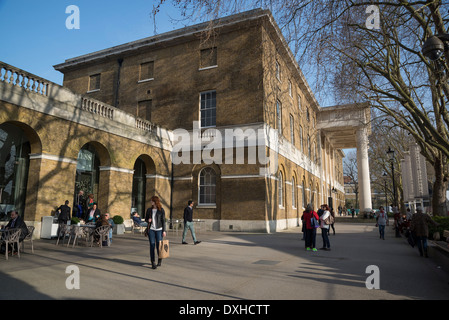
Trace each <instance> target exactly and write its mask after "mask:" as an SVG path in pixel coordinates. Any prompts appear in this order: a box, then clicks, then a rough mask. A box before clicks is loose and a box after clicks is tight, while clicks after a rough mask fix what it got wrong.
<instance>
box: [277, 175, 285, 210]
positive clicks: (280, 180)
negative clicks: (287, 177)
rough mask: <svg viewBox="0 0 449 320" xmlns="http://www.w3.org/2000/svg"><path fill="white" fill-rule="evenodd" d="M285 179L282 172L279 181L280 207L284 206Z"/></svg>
mask: <svg viewBox="0 0 449 320" xmlns="http://www.w3.org/2000/svg"><path fill="white" fill-rule="evenodd" d="M283 200H284V179H283V177H282V172H279V180H278V204H279V207H283V206H284V201H283Z"/></svg>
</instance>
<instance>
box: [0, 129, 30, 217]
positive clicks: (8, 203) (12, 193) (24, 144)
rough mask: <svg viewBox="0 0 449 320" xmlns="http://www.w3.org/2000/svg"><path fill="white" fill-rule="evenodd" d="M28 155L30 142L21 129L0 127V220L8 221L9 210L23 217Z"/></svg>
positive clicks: (28, 163)
mask: <svg viewBox="0 0 449 320" xmlns="http://www.w3.org/2000/svg"><path fill="white" fill-rule="evenodd" d="M30 153H31V146H30V141H29V139H28V137H27V135H26V134H25V132H24V131H23V130H22V129H21V128H19V127H18V126H15V125H14V124H11V123H3V124H1V125H0V220H6V219H8V217H7V213H8V211H10V210H16V211H17V212H18V213H19V214H20V215H21V216H22V217H24V212H25V201H26V189H27V181H28V169H29V165H30V158H29V155H30Z"/></svg>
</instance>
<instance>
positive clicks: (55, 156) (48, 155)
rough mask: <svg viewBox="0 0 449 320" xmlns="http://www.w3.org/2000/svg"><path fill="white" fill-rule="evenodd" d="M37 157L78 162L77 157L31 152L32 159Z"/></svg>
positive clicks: (72, 162) (71, 162)
mask: <svg viewBox="0 0 449 320" xmlns="http://www.w3.org/2000/svg"><path fill="white" fill-rule="evenodd" d="M35 159H45V160H52V161H58V162H64V163H70V164H77V162H78V161H77V160H75V159H71V158H65V157H60V156H57V155H53V154H45V153H30V160H35Z"/></svg>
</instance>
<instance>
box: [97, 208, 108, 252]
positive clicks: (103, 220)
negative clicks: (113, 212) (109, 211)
mask: <svg viewBox="0 0 449 320" xmlns="http://www.w3.org/2000/svg"><path fill="white" fill-rule="evenodd" d="M102 226H109V227H110V226H111V225H110V224H109V221H108V218H107V217H106V215H105V214H102V215H100V218H99V219H98V220H97V222H96V223H95V230H97V229H98V228H100V227H102ZM94 240H95V242H96V243H97V244H99V241H100V236H99V235H98V234H97V233H95V234H94ZM103 245H105V244H103Z"/></svg>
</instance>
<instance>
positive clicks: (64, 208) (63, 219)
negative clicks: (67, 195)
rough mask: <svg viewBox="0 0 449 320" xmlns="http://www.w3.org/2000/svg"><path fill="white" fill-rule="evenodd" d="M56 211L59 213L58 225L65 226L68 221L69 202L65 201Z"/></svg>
mask: <svg viewBox="0 0 449 320" xmlns="http://www.w3.org/2000/svg"><path fill="white" fill-rule="evenodd" d="M56 211H60V213H59V216H58V223H59V224H61V223H63V224H67V221H68V220H70V207H69V200H66V201H65V203H64V204H63V205H61V206H59V208H58V209H57V210H56Z"/></svg>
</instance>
